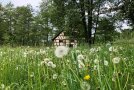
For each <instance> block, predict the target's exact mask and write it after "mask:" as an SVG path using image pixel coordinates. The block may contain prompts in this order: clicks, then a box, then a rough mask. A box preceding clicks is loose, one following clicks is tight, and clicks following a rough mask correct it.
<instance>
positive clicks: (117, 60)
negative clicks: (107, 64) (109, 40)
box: [112, 57, 120, 64]
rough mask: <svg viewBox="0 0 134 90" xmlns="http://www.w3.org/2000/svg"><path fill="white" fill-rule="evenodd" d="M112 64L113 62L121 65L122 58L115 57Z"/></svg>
mask: <svg viewBox="0 0 134 90" xmlns="http://www.w3.org/2000/svg"><path fill="white" fill-rule="evenodd" d="M112 62H113V63H114V64H117V63H119V62H120V57H115V58H113V59H112Z"/></svg>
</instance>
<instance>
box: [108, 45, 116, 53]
mask: <svg viewBox="0 0 134 90" xmlns="http://www.w3.org/2000/svg"><path fill="white" fill-rule="evenodd" d="M109 51H110V52H112V51H113V52H117V51H118V50H117V49H116V48H115V47H112V46H111V47H109Z"/></svg>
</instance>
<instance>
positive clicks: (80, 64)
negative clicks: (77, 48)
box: [78, 60, 85, 68]
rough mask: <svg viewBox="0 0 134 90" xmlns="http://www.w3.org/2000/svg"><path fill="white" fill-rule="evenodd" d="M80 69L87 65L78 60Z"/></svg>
mask: <svg viewBox="0 0 134 90" xmlns="http://www.w3.org/2000/svg"><path fill="white" fill-rule="evenodd" d="M78 67H79V68H84V67H85V64H84V63H83V62H82V61H81V60H78Z"/></svg>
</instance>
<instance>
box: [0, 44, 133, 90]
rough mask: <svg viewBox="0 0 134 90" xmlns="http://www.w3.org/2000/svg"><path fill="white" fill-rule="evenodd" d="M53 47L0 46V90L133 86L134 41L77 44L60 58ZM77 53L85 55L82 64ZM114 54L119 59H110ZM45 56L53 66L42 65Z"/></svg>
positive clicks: (120, 88) (104, 89)
mask: <svg viewBox="0 0 134 90" xmlns="http://www.w3.org/2000/svg"><path fill="white" fill-rule="evenodd" d="M110 47H112V51H109V48H110ZM54 50H55V48H53V47H51V48H48V47H44V48H32V47H16V48H11V47H1V48H0V90H88V89H89V88H90V89H91V90H130V89H134V78H133V76H134V45H113V46H111V45H103V46H95V47H92V48H87V47H86V46H85V47H78V48H75V49H70V51H69V53H68V55H66V56H64V57H63V58H57V57H56V56H55V55H54ZM78 55H83V57H84V59H83V60H82V62H83V63H84V65H85V66H84V67H82V68H79V62H78ZM116 57H118V58H120V61H119V63H114V62H113V59H114V58H116ZM45 58H49V59H50V60H51V61H52V62H53V63H54V64H56V67H55V68H52V67H48V66H46V65H45V64H44V65H41V62H42V61H43V60H44V59H45ZM105 62H107V64H106V63H105ZM54 74H55V75H56V76H55V78H54ZM86 75H89V76H90V78H89V79H88V80H84V77H85V76H86Z"/></svg>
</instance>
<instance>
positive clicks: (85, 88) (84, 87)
mask: <svg viewBox="0 0 134 90" xmlns="http://www.w3.org/2000/svg"><path fill="white" fill-rule="evenodd" d="M81 88H82V90H90V89H91V86H90V84H89V83H87V82H82V85H81Z"/></svg>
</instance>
